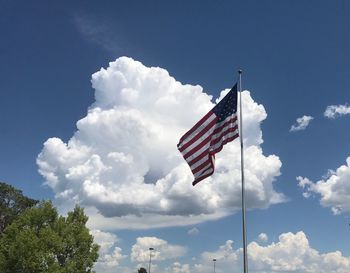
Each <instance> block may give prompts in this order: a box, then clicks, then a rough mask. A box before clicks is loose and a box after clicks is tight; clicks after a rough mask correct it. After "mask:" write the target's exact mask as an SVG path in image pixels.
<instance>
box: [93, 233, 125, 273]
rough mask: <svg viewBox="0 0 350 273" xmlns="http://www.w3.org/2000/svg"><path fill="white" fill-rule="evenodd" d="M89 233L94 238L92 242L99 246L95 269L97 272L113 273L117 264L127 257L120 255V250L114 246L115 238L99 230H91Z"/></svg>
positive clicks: (116, 239) (113, 235) (116, 240)
mask: <svg viewBox="0 0 350 273" xmlns="http://www.w3.org/2000/svg"><path fill="white" fill-rule="evenodd" d="M90 233H91V234H92V236H94V242H95V243H97V244H98V245H99V246H100V250H99V258H98V260H97V262H96V264H95V269H96V270H97V272H105V273H106V272H115V269H116V268H117V267H118V266H119V262H120V261H121V260H123V259H125V258H126V257H127V255H123V254H122V249H121V248H120V247H117V246H116V243H117V242H118V238H117V236H116V235H115V234H112V233H109V232H103V231H100V230H91V231H90Z"/></svg>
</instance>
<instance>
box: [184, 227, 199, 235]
mask: <svg viewBox="0 0 350 273" xmlns="http://www.w3.org/2000/svg"><path fill="white" fill-rule="evenodd" d="M187 234H188V235H193V236H194V235H198V234H199V229H198V228H196V227H194V228H191V229H190V230H189V231H187Z"/></svg>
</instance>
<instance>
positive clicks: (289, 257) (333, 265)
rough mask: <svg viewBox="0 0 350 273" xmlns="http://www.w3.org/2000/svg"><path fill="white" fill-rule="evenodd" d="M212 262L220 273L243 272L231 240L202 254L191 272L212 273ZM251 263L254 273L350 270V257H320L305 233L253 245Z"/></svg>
mask: <svg viewBox="0 0 350 273" xmlns="http://www.w3.org/2000/svg"><path fill="white" fill-rule="evenodd" d="M213 258H216V260H217V261H216V272H218V273H223V272H227V268H230V270H231V272H233V273H239V272H242V271H243V270H242V259H243V258H242V249H241V248H239V249H234V247H233V242H232V241H231V240H228V241H227V242H226V243H225V244H224V245H222V246H220V247H219V248H218V249H217V250H216V251H213V252H203V253H202V255H201V259H200V261H199V262H198V263H196V264H194V265H193V266H191V268H190V272H196V273H211V272H213V262H212V260H213ZM248 263H249V272H252V273H266V272H269V273H287V272H295V273H329V272H333V273H347V272H349V270H350V257H344V256H343V255H342V253H341V252H340V251H335V252H329V253H324V254H322V253H319V251H317V250H316V249H314V248H312V247H311V246H310V244H309V241H308V239H307V237H306V235H305V234H304V232H302V231H300V232H297V233H291V232H288V233H284V234H281V235H280V236H279V241H278V242H273V243H271V244H270V245H267V246H261V245H259V244H258V243H257V242H251V243H250V244H249V245H248ZM178 267H181V265H180V264H179V265H178Z"/></svg>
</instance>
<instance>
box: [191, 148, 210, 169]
mask: <svg viewBox="0 0 350 273" xmlns="http://www.w3.org/2000/svg"><path fill="white" fill-rule="evenodd" d="M208 154H209V149H207V150H204V152H203V153H201V154H199V155H198V156H196V157H195V158H193V159H192V160H191V161H189V162H187V163H188V165H190V166H192V165H193V164H194V163H196V162H197V161H198V160H201V159H202V158H203V157H205V156H206V155H208Z"/></svg>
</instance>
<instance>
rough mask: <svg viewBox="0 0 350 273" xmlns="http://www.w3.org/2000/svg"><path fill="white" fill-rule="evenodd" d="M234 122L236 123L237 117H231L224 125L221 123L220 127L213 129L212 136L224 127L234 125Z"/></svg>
mask: <svg viewBox="0 0 350 273" xmlns="http://www.w3.org/2000/svg"><path fill="white" fill-rule="evenodd" d="M236 121H237V116H234V117H232V116H231V119H229V120H227V121H226V122H225V123H223V124H222V125H220V126H218V127H217V128H215V130H214V132H213V134H217V133H218V132H220V131H221V129H222V128H223V127H225V126H226V125H227V124H230V123H234V122H236Z"/></svg>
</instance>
